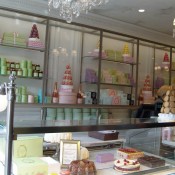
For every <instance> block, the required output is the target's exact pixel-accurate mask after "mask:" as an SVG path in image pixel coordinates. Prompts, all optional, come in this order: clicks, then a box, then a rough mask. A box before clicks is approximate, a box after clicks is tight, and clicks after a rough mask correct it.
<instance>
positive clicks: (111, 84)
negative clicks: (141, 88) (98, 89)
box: [100, 83, 133, 87]
mask: <svg viewBox="0 0 175 175" xmlns="http://www.w3.org/2000/svg"><path fill="white" fill-rule="evenodd" d="M100 84H101V85H110V86H125V87H133V85H129V84H113V83H100Z"/></svg>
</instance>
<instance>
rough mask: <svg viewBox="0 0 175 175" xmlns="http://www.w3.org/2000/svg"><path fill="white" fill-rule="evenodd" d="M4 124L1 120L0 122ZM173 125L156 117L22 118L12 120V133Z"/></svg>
mask: <svg viewBox="0 0 175 175" xmlns="http://www.w3.org/2000/svg"><path fill="white" fill-rule="evenodd" d="M0 124H1V125H3V124H4V125H5V123H3V121H2V122H1V123H0ZM166 126H175V122H166V123H158V122H157V119H134V118H131V119H122V118H121V119H111V120H110V119H101V120H100V119H98V120H38V121H32V120H22V121H18V122H14V134H34V133H36V134H37V133H56V132H79V131H82V132H83V131H101V130H124V129H141V128H156V127H166Z"/></svg>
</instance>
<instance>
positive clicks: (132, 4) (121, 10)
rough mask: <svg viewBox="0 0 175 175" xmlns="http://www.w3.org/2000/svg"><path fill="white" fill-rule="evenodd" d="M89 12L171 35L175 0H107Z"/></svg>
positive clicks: (174, 16) (174, 15)
mask: <svg viewBox="0 0 175 175" xmlns="http://www.w3.org/2000/svg"><path fill="white" fill-rule="evenodd" d="M140 8H142V9H145V12H144V13H139V12H138V9H140ZM91 12H92V13H94V14H98V15H101V16H105V17H109V18H112V19H114V20H119V21H122V22H126V23H130V24H133V25H136V26H140V27H144V28H147V29H151V30H154V31H158V32H161V33H165V34H168V35H171V36H172V33H173V32H172V31H173V20H174V18H175V0H109V2H108V3H107V4H105V5H101V6H99V7H98V8H95V9H93V10H91Z"/></svg>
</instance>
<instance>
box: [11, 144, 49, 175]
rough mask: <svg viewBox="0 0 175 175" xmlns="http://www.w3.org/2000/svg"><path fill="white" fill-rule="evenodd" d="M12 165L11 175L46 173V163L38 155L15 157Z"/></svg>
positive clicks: (43, 174)
mask: <svg viewBox="0 0 175 175" xmlns="http://www.w3.org/2000/svg"><path fill="white" fill-rule="evenodd" d="M33 149H35V147H33ZM12 165H13V169H12V171H13V175H39V174H42V175H48V164H47V163H46V162H45V161H43V160H41V159H40V158H39V157H30V158H15V159H13V163H12Z"/></svg>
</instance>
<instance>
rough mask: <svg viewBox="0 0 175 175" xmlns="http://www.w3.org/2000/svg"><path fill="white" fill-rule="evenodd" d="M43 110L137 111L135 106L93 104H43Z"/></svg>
mask: <svg viewBox="0 0 175 175" xmlns="http://www.w3.org/2000/svg"><path fill="white" fill-rule="evenodd" d="M41 107H43V108H93V109H94V108H96V109H104V108H106V109H109V108H110V109H137V108H138V106H136V105H94V104H59V103H58V104H53V103H50V104H49V103H44V104H42V106H41Z"/></svg>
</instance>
